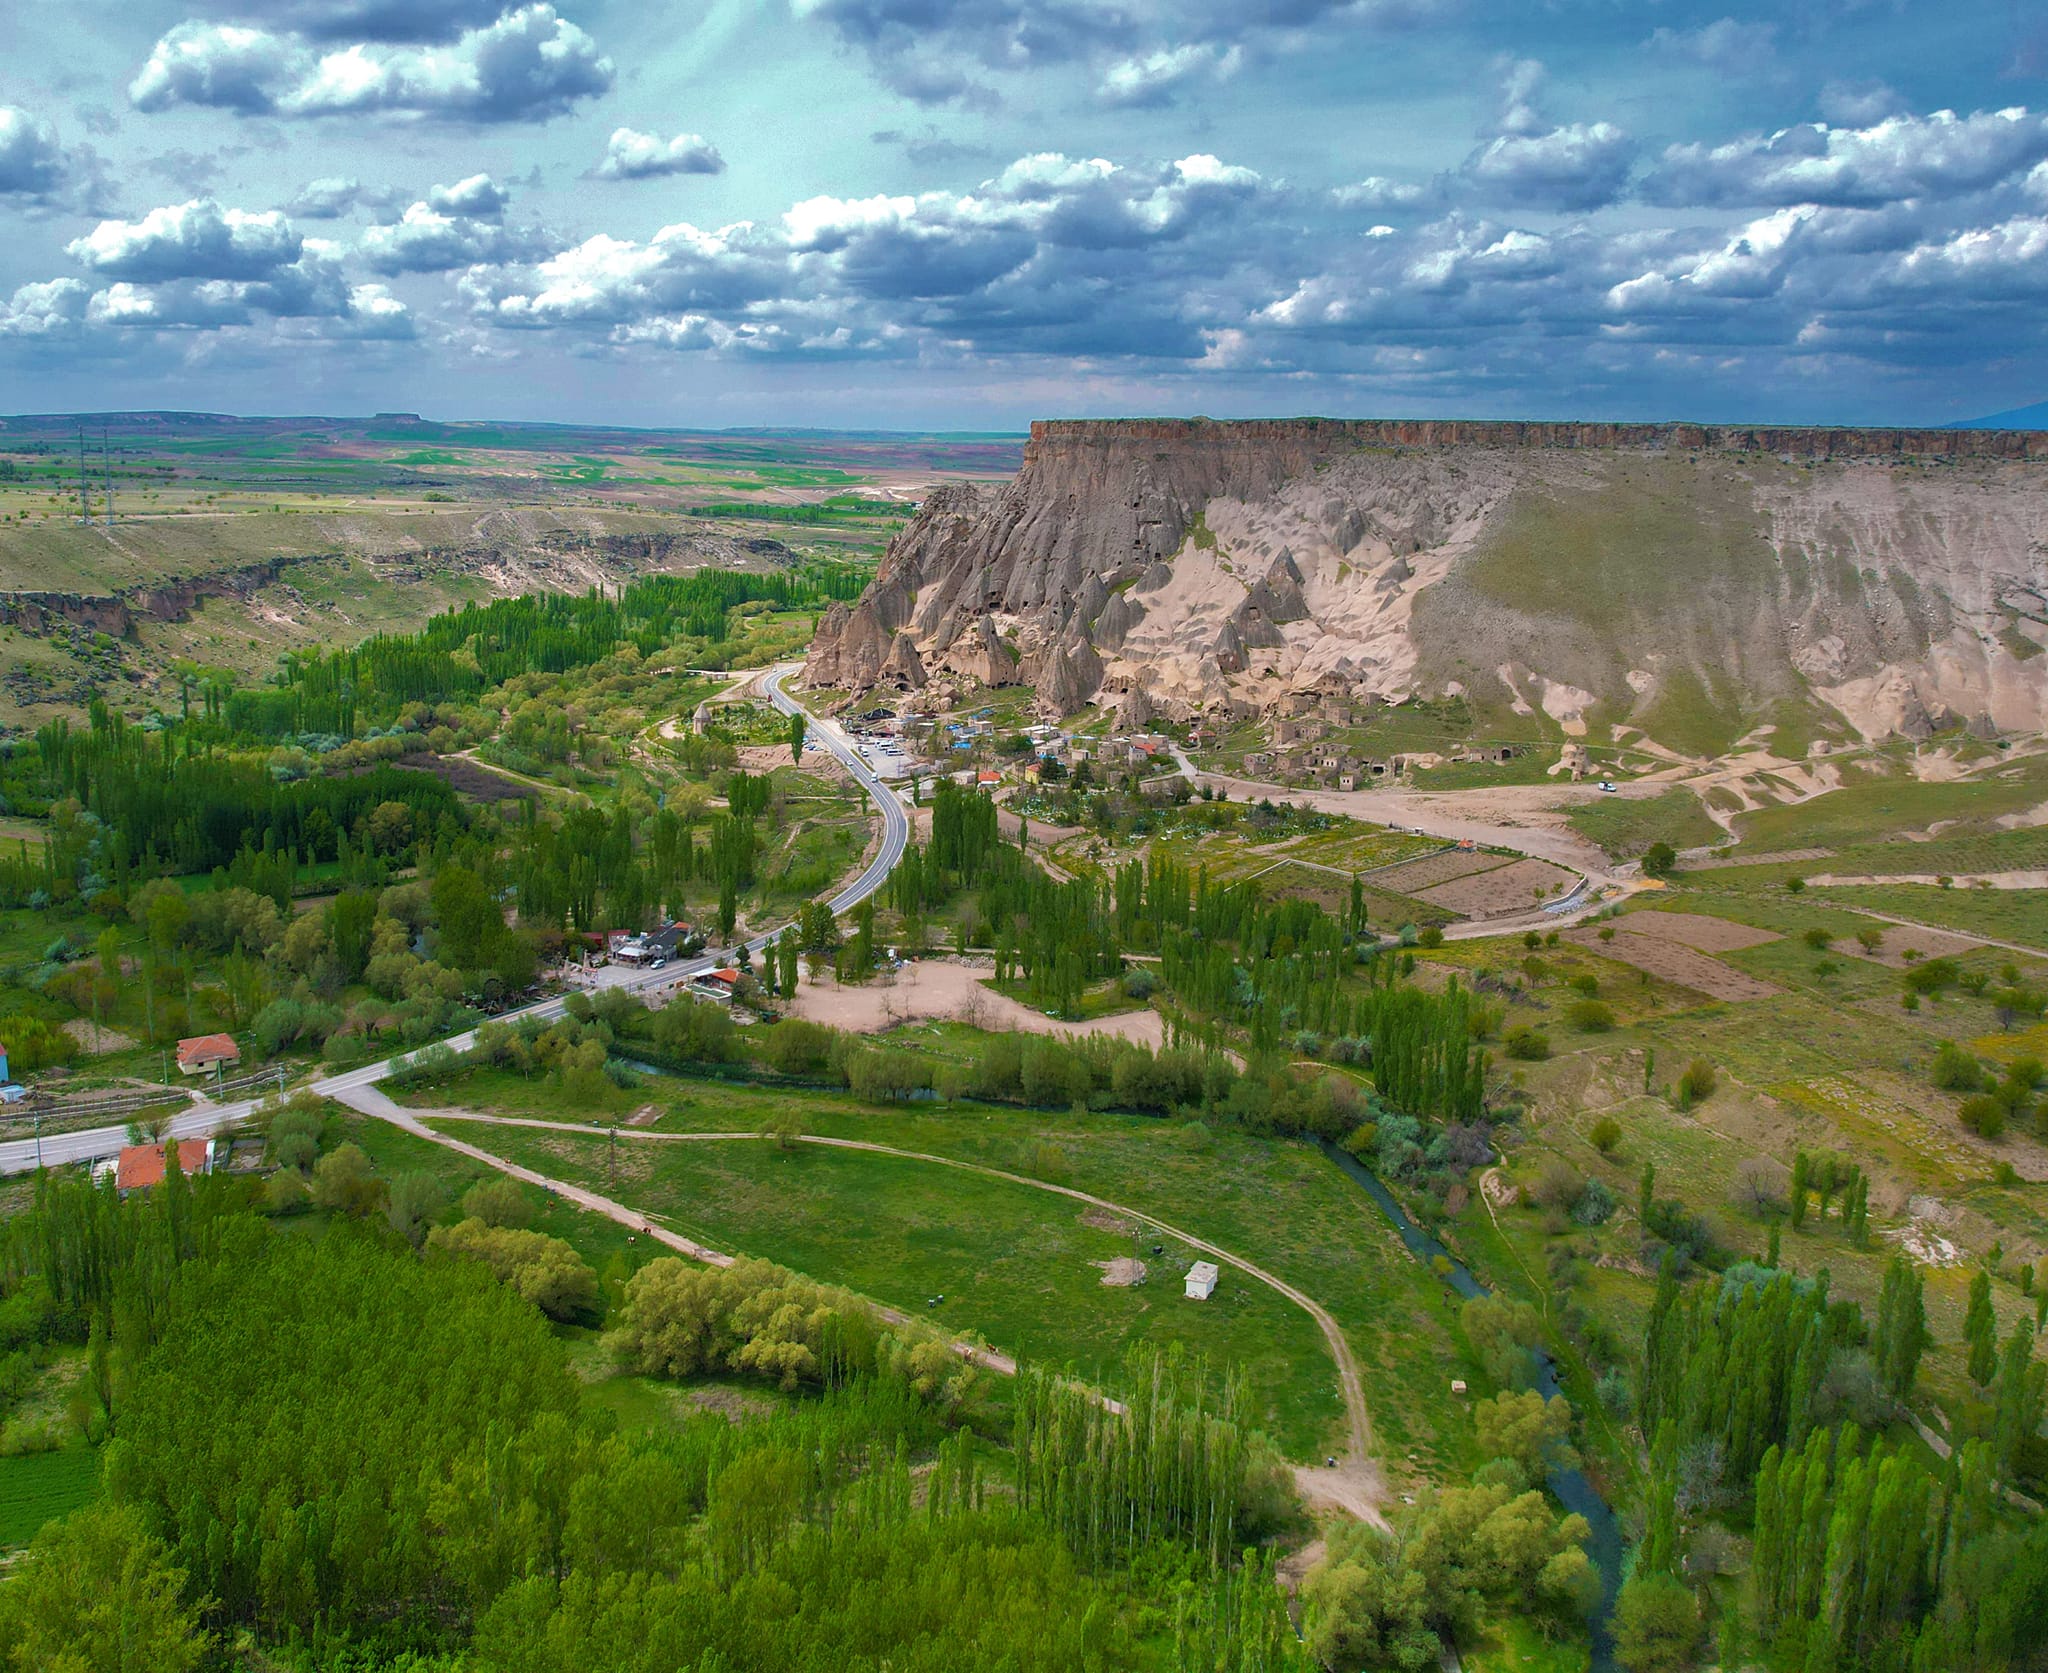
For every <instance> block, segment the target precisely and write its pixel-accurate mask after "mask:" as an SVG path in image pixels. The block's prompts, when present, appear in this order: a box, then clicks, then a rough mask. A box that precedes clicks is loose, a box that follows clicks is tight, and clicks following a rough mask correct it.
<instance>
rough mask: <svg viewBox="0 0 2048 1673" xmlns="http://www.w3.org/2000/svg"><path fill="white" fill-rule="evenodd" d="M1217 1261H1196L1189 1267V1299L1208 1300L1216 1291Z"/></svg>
mask: <svg viewBox="0 0 2048 1673" xmlns="http://www.w3.org/2000/svg"><path fill="white" fill-rule="evenodd" d="M1216 1278H1217V1272H1216V1263H1215V1262H1214V1261H1196V1262H1195V1264H1194V1265H1193V1266H1191V1267H1189V1268H1188V1300H1190V1301H1207V1300H1208V1299H1209V1297H1210V1296H1212V1295H1214V1294H1215V1293H1216Z"/></svg>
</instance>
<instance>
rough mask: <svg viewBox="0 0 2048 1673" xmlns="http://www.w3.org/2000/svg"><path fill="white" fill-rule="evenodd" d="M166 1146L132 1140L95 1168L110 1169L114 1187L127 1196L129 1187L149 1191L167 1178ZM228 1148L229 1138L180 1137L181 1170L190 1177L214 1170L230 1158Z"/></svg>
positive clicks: (103, 1171) (102, 1172)
mask: <svg viewBox="0 0 2048 1673" xmlns="http://www.w3.org/2000/svg"><path fill="white" fill-rule="evenodd" d="M166 1148H167V1146H166V1145H162V1144H131V1145H129V1146H127V1147H126V1148H125V1149H124V1150H122V1152H121V1153H120V1155H118V1156H116V1157H115V1158H114V1159H113V1160H112V1161H111V1162H102V1163H100V1164H99V1166H98V1167H96V1168H95V1169H94V1170H93V1171H94V1173H95V1174H97V1175H99V1176H100V1177H105V1175H106V1173H107V1172H109V1171H111V1172H112V1173H113V1175H114V1188H115V1189H116V1190H117V1191H119V1192H120V1193H121V1195H122V1196H124V1197H125V1196H126V1195H128V1193H129V1192H130V1191H147V1190H148V1189H149V1188H150V1187H151V1186H154V1185H161V1184H162V1183H163V1182H164V1171H165V1155H164V1152H165V1150H166ZM227 1152H228V1141H227V1140H226V1139H222V1138H212V1139H180V1140H178V1171H179V1172H180V1173H182V1174H184V1175H186V1176H187V1177H188V1178H189V1177H191V1176H192V1175H193V1174H200V1173H211V1172H213V1170H214V1169H215V1168H216V1167H218V1166H220V1165H221V1164H222V1163H224V1162H225V1161H226V1160H227Z"/></svg>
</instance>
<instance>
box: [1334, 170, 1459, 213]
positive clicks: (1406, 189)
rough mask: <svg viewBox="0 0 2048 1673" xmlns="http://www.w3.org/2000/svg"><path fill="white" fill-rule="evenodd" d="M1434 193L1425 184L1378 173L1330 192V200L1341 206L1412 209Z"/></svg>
mask: <svg viewBox="0 0 2048 1673" xmlns="http://www.w3.org/2000/svg"><path fill="white" fill-rule="evenodd" d="M1433 196H1435V193H1434V191H1433V190H1432V189H1431V188H1430V187H1428V186H1416V185H1411V184H1409V183H1407V182H1405V181H1400V180H1389V179H1387V177H1386V176H1385V175H1380V174H1371V175H1367V176H1366V178H1365V179H1363V180H1358V181H1354V182H1353V183H1352V184H1350V185H1348V186H1336V187H1333V188H1331V191H1330V201H1331V202H1332V203H1334V204H1336V205H1337V206H1338V207H1339V208H1342V209H1412V208H1414V207H1415V206H1416V205H1418V204H1422V203H1426V202H1428V201H1429V200H1430V199H1431V198H1432V197H1433Z"/></svg>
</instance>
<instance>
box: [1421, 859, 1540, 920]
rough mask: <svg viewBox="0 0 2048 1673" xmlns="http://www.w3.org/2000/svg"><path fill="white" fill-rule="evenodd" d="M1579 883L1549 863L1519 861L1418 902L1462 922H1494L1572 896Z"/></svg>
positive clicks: (1428, 893) (1441, 887)
mask: <svg viewBox="0 0 2048 1673" xmlns="http://www.w3.org/2000/svg"><path fill="white" fill-rule="evenodd" d="M1576 881H1577V879H1576V878H1575V877H1574V876H1573V875H1572V874H1571V873H1570V872H1569V871H1566V870H1565V869H1564V868H1563V867H1561V866H1554V865H1552V864H1551V863H1550V862H1549V861H1547V860H1517V861H1515V862H1514V863H1513V864H1512V865H1505V866H1496V867H1494V868H1493V869H1491V870H1489V871H1480V872H1474V873H1473V874H1472V875H1471V876H1469V877H1456V878H1453V879H1452V880H1451V881H1450V882H1448V883H1439V884H1437V885H1436V886H1435V887H1434V888H1430V889H1424V890H1422V891H1421V892H1420V893H1419V894H1418V895H1417V896H1416V898H1417V899H1418V900H1426V901H1428V902H1429V903H1430V904H1431V905H1432V906H1441V907H1445V908H1447V909H1448V910H1450V911H1452V912H1455V913H1457V914H1458V916H1459V917H1461V918H1494V917H1498V916H1500V915H1501V914H1502V913H1504V912H1527V911H1528V910H1529V909H1530V908H1531V907H1532V906H1537V905H1540V904H1541V903H1542V902H1543V901H1546V900H1554V899H1556V898H1557V897H1558V896H1560V895H1564V894H1567V893H1569V892H1570V890H1571V886H1572V884H1573V883H1575V882H1576Z"/></svg>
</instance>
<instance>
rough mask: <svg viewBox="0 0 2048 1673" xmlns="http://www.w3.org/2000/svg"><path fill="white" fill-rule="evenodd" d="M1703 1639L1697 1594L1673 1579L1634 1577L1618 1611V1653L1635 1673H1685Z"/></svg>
mask: <svg viewBox="0 0 2048 1673" xmlns="http://www.w3.org/2000/svg"><path fill="white" fill-rule="evenodd" d="M1699 1638H1700V1611H1699V1605H1698V1604H1697V1603H1696V1602H1695V1601H1694V1600H1693V1595H1692V1589H1691V1588H1690V1587H1689V1586H1687V1585H1685V1584H1684V1583H1683V1582H1682V1581H1679V1580H1676V1579H1674V1578H1673V1577H1672V1576H1670V1575H1668V1574H1644V1573H1642V1572H1640V1571H1639V1572H1637V1573H1635V1574H1633V1575H1631V1576H1630V1577H1629V1579H1628V1583H1627V1584H1626V1585H1624V1586H1623V1587H1622V1588H1621V1596H1620V1597H1619V1598H1617V1599H1616V1600H1615V1606H1614V1653H1615V1655H1616V1656H1617V1657H1619V1658H1620V1661H1621V1665H1622V1666H1623V1667H1625V1668H1627V1669H1628V1670H1629V1673H1681V1670H1682V1669H1684V1668H1686V1667H1689V1666H1691V1664H1692V1656H1693V1650H1694V1649H1695V1647H1696V1646H1697V1645H1698V1643H1699Z"/></svg>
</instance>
